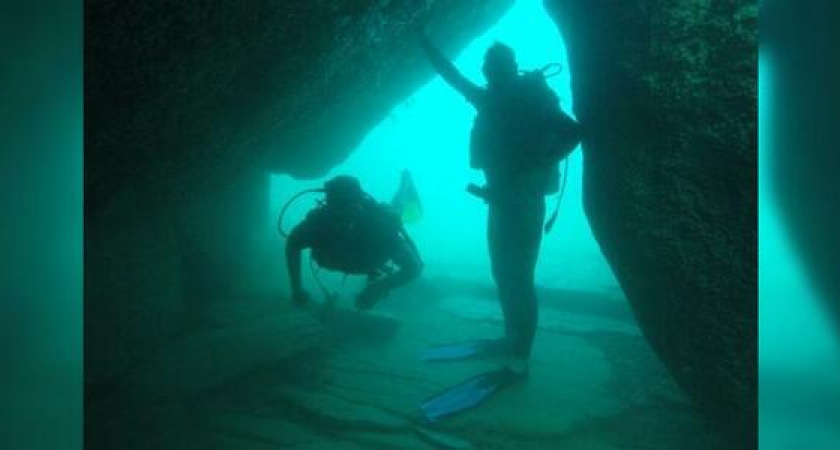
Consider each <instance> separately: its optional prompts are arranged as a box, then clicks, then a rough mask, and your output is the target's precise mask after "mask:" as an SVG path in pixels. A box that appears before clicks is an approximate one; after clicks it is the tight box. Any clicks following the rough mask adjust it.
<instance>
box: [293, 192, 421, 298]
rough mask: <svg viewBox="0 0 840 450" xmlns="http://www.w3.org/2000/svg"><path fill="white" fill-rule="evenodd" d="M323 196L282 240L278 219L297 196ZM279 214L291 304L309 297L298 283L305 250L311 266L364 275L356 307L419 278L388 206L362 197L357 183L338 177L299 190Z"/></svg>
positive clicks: (415, 258) (414, 257) (417, 263)
mask: <svg viewBox="0 0 840 450" xmlns="http://www.w3.org/2000/svg"><path fill="white" fill-rule="evenodd" d="M309 192H323V193H324V194H325V201H324V202H321V204H320V205H319V206H318V207H316V208H315V209H313V210H312V211H310V212H309V213H308V214H307V216H306V218H305V219H304V220H303V221H302V222H301V223H299V224H298V225H297V226H295V227H294V228H293V229H292V231H291V233H289V234H288V235H286V233H285V232H284V231H283V228H282V219H283V214H284V213H285V210H286V207H288V206H289V204H291V203H292V202H293V201H294V200H295V199H296V198H298V197H299V196H300V195H302V194H305V193H309ZM286 207H284V208H283V212H281V214H280V222H281V223H278V228H279V229H280V233H281V234H282V235H283V236H286V237H287V238H288V241H287V242H286V263H287V267H288V270H289V279H290V282H291V288H292V299H293V301H294V302H295V304H297V305H300V306H302V305H304V304H306V303H307V300H308V298H309V296H308V295H307V293H306V291H305V290H304V289H303V286H302V283H301V275H300V266H301V253H302V252H303V250H304V249H306V248H308V249H310V257H311V259H312V261H314V262H315V263H317V264H318V265H319V266H321V267H324V268H326V269H330V270H335V271H339V272H343V273H345V274H352V275H366V276H367V277H368V283H367V286H366V287H365V288H364V290H363V291H362V292H361V293H359V294H358V295H357V296H356V307H358V308H359V309H370V308H371V307H373V305H374V304H376V302H378V301H379V300H380V299H382V298H383V297H385V296H386V295H387V294H388V293H389V292H390V291H391V290H392V289H394V288H396V287H399V286H402V285H404V284H406V283H408V282H410V281H412V280H414V279H415V278H417V277H418V276H419V275H420V272H421V270H422V267H423V263H422V262H421V260H420V256H419V254H418V252H417V248H416V246H415V245H414V242H413V241H412V240H411V238H410V237H409V235H408V233H406V231H405V229H404V228H403V225H402V222H401V221H400V218H399V217H398V216H397V215H396V214H395V213H394V211H393V210H392V209H391V207H390V206H388V205H385V204H380V203H378V202H377V201H376V200H374V199H373V198H372V197H371V196H370V195H368V194H367V193H365V192H364V191H363V190H362V188H361V186H360V184H359V180H357V179H356V178H353V177H349V176H338V177H335V178H333V179H331V180H329V181H327V182H326V183H325V184H324V188H323V189H312V190H307V191H303V192H301V193H300V194H297V195H296V196H295V197H293V198H292V199H291V200H290V201H289V203H287V204H286Z"/></svg>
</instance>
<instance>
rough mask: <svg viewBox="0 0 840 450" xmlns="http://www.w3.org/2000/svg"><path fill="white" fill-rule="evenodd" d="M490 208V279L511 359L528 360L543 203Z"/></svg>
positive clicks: (534, 315) (534, 321)
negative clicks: (508, 343)
mask: <svg viewBox="0 0 840 450" xmlns="http://www.w3.org/2000/svg"><path fill="white" fill-rule="evenodd" d="M533 200H534V201H528V202H523V203H516V204H512V205H502V206H495V207H492V208H491V213H490V222H489V224H488V225H489V227H488V238H489V244H490V258H491V263H492V266H493V278H494V280H495V281H496V287H497V288H498V292H499V301H500V303H501V307H502V313H503V314H504V318H505V331H506V337H507V338H508V339H509V340H510V342H511V344H512V345H513V350H514V355H515V356H516V357H518V358H521V359H527V358H528V357H529V356H530V353H531V345H532V343H533V340H534V335H535V332H536V328H537V295H536V289H535V287H534V271H535V268H536V262H537V256H538V255H539V247H540V242H541V240H542V223H543V219H544V218H545V203H544V201H543V200H542V198H540V199H539V200H536V199H533Z"/></svg>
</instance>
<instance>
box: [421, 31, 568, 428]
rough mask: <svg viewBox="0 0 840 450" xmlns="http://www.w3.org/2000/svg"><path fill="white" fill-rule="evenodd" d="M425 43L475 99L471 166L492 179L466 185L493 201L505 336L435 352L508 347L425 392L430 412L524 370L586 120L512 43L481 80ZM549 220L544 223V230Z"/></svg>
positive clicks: (447, 409) (494, 257) (492, 237)
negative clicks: (480, 370)
mask: <svg viewBox="0 0 840 450" xmlns="http://www.w3.org/2000/svg"><path fill="white" fill-rule="evenodd" d="M422 47H423V49H424V50H425V53H426V54H427V56H428V57H429V60H430V62H431V64H432V66H433V67H434V68H435V70H436V71H437V72H438V73H439V74H440V76H441V77H442V78H443V79H444V80H445V81H446V82H447V83H448V84H449V85H451V86H452V87H453V88H455V90H457V91H458V92H459V93H460V94H461V95H463V96H464V97H465V98H466V100H467V101H468V102H469V103H470V104H472V105H473V106H474V107H475V109H476V111H477V116H476V118H475V122H474V124H473V128H472V131H471V135H470V165H471V167H472V168H474V169H479V170H482V171H483V172H484V175H485V180H486V186H485V187H482V188H479V187H477V186H470V188H468V190H469V191H470V192H471V193H473V194H475V195H478V196H480V197H482V198H484V200H486V201H487V203H488V206H489V211H488V222H487V240H488V244H489V251H490V260H491V265H492V273H493V279H494V281H495V283H496V287H497V289H498V296H499V301H500V303H501V309H502V313H503V316H504V323H505V335H504V337H503V338H501V339H494V340H480V341H471V342H466V343H460V344H454V345H444V346H439V347H433V348H431V349H429V350H428V351H427V353H426V360H428V361H453V360H460V359H466V358H475V357H488V356H492V357H497V356H501V357H503V358H505V359H506V360H507V362H508V364H507V365H506V367H504V368H503V369H500V370H496V371H491V372H487V373H485V374H481V375H478V376H477V377H474V378H471V379H469V380H467V381H465V382H464V383H461V384H459V385H458V386H455V387H453V388H451V389H449V390H447V391H445V392H443V393H442V394H439V395H437V396H435V397H433V398H431V399H429V400H427V401H426V402H425V403H424V404H423V405H422V406H421V409H422V410H423V411H424V413H425V414H426V416H427V418H428V419H429V420H431V421H434V420H437V419H439V418H441V417H444V416H447V415H450V414H453V413H455V412H459V411H461V410H464V409H467V408H470V407H472V406H475V405H477V404H478V403H480V402H482V401H483V400H484V399H485V398H487V397H488V396H489V395H492V394H493V393H494V392H495V391H496V390H497V389H500V388H501V387H504V386H506V385H508V384H510V383H511V382H512V381H515V380H519V379H522V378H524V377H525V375H526V374H527V368H528V359H529V357H530V355H531V347H532V344H533V341H534V335H535V332H536V328H537V295H536V288H535V286H534V271H535V267H536V262H537V257H538V254H539V248H540V241H541V239H542V233H543V222H544V220H545V199H544V197H545V196H546V195H549V194H552V193H554V192H557V190H558V187H559V168H558V165H559V162H560V161H561V160H563V159H564V158H565V157H566V156H568V155H569V153H571V151H572V150H573V149H574V148H575V147H576V146H577V144H578V143H579V142H580V131H579V127H578V124H577V123H576V122H575V121H574V120H573V119H571V118H570V117H569V116H568V115H567V114H565V113H564V112H563V111H562V109H560V106H559V99H558V97H557V95H556V94H555V93H554V92H553V91H552V90H551V89H550V88H549V87H548V85H547V83H546V82H545V76H544V74H543V73H542V71H535V72H528V73H524V74H520V72H519V68H518V65H517V62H516V56H515V54H514V52H513V50H512V49H511V48H510V47H508V46H506V45H504V44H501V43H496V44H494V45H493V46H491V47H490V48H489V49H488V50H487V53H486V54H485V57H484V65H483V67H482V71H483V73H484V76H485V78H486V80H487V86H486V87H480V86H478V85H476V84H474V83H472V82H471V81H469V80H468V79H467V78H466V77H464V76H463V75H462V74H461V73H459V72H458V70H457V69H456V68H455V66H454V65H453V64H452V62H450V61H449V60H448V59H447V58H446V57H445V56H444V55H443V54H442V53H441V52H440V51H439V50H438V49H437V48H436V47H435V46H434V45H433V44H432V43H431V42H430V41H429V39H428V38H427V37H426V36H423V38H422ZM551 222H553V218H552V220H551V221H550V223H549V224H546V230H548V228H550V226H551Z"/></svg>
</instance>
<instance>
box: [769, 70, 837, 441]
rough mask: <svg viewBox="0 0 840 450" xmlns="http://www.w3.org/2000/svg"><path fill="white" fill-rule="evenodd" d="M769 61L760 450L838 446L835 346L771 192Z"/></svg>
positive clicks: (827, 322) (823, 312) (779, 112)
mask: <svg viewBox="0 0 840 450" xmlns="http://www.w3.org/2000/svg"><path fill="white" fill-rule="evenodd" d="M772 64H773V62H772V61H771V60H770V59H769V57H767V56H766V55H762V56H761V59H760V62H759V67H760V68H759V75H760V83H759V224H758V225H759V242H760V245H759V364H760V382H759V389H760V394H759V396H760V418H761V422H760V438H761V448H762V449H772V450H775V449H789V448H808V449H816V450H821V449H834V448H838V446H840V407H838V405H840V377H838V373H840V346H838V340H837V335H836V330H834V329H832V326H831V324H830V323H829V320H828V317H827V314H826V311H825V310H824V309H823V305H822V304H821V302H820V300H821V299H820V298H819V297H818V294H817V293H816V291H815V290H814V288H813V286H812V285H811V282H810V280H809V278H808V276H807V273H806V272H805V267H804V265H803V264H802V262H801V261H800V258H799V255H798V254H797V252H796V251H795V250H796V249H795V248H794V247H793V245H792V242H791V241H790V238H789V237H788V235H787V230H786V229H785V227H784V222H783V217H782V216H781V211H780V210H779V207H778V204H777V200H776V196H775V193H774V190H773V180H772V172H771V171H772V170H773V168H774V167H773V164H774V159H773V151H774V147H773V140H772V136H773V129H772V127H771V126H770V124H771V123H773V120H772V119H773V117H774V115H775V114H783V113H784V111H778V110H777V109H776V108H774V103H773V96H772V92H773V88H774V86H773V82H774V79H773V65H772Z"/></svg>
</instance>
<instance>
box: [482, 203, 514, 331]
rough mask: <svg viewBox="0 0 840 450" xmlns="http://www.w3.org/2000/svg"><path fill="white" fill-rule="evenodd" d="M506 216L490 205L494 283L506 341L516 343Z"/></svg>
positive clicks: (490, 246) (488, 231)
mask: <svg viewBox="0 0 840 450" xmlns="http://www.w3.org/2000/svg"><path fill="white" fill-rule="evenodd" d="M505 216H506V215H505V213H504V211H502V207H501V206H498V205H494V204H490V206H489V208H488V214H487V244H488V249H489V251H490V267H491V270H492V274H493V281H494V282H495V283H496V291H497V295H498V297H499V305H500V306H501V310H502V318H503V319H504V324H505V339H506V340H507V341H509V342H514V341H516V333H515V327H514V326H513V315H514V312H513V306H514V305H513V301H515V300H514V298H513V297H514V296H513V291H512V287H511V286H512V282H511V277H510V276H509V270H507V267H506V266H507V265H508V264H509V260H508V258H507V255H506V249H507V248H508V247H509V245H508V244H507V243H506V242H505V241H506V240H508V239H510V232H509V230H507V228H508V227H507V224H506V223H505Z"/></svg>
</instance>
